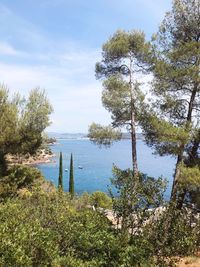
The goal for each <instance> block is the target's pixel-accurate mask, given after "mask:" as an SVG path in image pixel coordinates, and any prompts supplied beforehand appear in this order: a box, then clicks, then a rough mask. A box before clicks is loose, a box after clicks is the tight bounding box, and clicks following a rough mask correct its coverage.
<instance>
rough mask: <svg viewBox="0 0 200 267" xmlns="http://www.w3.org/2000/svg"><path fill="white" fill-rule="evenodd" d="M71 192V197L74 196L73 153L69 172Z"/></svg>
mask: <svg viewBox="0 0 200 267" xmlns="http://www.w3.org/2000/svg"><path fill="white" fill-rule="evenodd" d="M69 193H70V194H71V197H72V198H73V197H74V167H73V155H72V154H71V159H70V173H69Z"/></svg>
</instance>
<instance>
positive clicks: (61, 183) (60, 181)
mask: <svg viewBox="0 0 200 267" xmlns="http://www.w3.org/2000/svg"><path fill="white" fill-rule="evenodd" d="M58 188H60V189H62V190H63V166H62V152H60V159H59V177H58Z"/></svg>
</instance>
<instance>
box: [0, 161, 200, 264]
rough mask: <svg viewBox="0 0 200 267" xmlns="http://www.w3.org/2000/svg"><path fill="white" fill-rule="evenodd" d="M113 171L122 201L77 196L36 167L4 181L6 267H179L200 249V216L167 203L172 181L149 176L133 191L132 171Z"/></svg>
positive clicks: (1, 257) (0, 231) (1, 212)
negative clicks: (168, 185) (47, 179)
mask: <svg viewBox="0 0 200 267" xmlns="http://www.w3.org/2000/svg"><path fill="white" fill-rule="evenodd" d="M113 171H114V178H113V184H114V185H115V186H116V188H117V190H118V192H119V193H118V196H117V197H114V196H113V195H112V192H111V197H108V196H107V195H106V194H105V193H102V192H94V193H93V194H92V195H89V194H87V193H84V194H83V195H82V196H75V197H74V198H72V197H71V194H69V193H64V192H63V191H62V190H61V189H60V188H59V189H56V188H55V187H54V186H53V185H48V186H47V184H48V183H47V182H44V179H43V177H42V176H41V174H40V173H39V171H37V170H35V169H34V168H30V167H23V166H16V167H15V168H14V169H12V170H10V175H9V176H8V177H7V179H4V180H3V181H1V183H0V189H1V203H0V221H1V224H0V239H1V243H0V266H2V267H4V266H5V267H7V266H20V267H21V266H63V267H64V266H67V267H76V266H77V267H78V266H91V267H93V266H99V267H100V266H106V267H107V266H110V267H112V266H113V267H117V266H119V267H120V266H121V267H122V266H127V267H131V266H175V265H173V264H175V262H176V261H177V259H178V258H179V257H180V256H187V255H192V254H194V253H195V252H196V251H198V249H199V246H200V219H199V216H197V214H196V213H195V212H192V210H189V209H188V208H183V209H182V210H177V209H176V208H175V207H172V206H171V205H170V204H167V203H165V202H164V200H163V193H164V190H165V181H163V180H162V179H159V180H154V179H153V178H151V177H146V176H143V175H141V177H140V180H139V181H138V184H137V186H135V187H133V183H132V181H133V179H132V172H131V171H121V170H120V169H118V168H116V167H115V168H114V170H113ZM22 177H23V178H22ZM36 177H37V179H35V178H36ZM5 185H7V186H5ZM8 189H9V190H8ZM161 204H162V208H161V209H160V208H158V207H160V205H161ZM93 206H94V207H95V208H92V207H93ZM108 209H109V211H110V212H112V214H113V217H114V218H115V219H116V221H117V222H118V224H117V225H114V224H113V221H112V220H109V219H108V216H107V215H106V213H107V211H108Z"/></svg>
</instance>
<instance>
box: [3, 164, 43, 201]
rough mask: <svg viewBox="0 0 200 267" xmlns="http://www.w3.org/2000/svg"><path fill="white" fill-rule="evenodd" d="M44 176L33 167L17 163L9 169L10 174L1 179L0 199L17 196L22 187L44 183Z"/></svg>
mask: <svg viewBox="0 0 200 267" xmlns="http://www.w3.org/2000/svg"><path fill="white" fill-rule="evenodd" d="M43 181H44V177H43V176H42V174H41V172H40V171H39V170H38V169H36V168H33V167H30V166H24V165H15V166H13V167H11V168H10V169H9V171H8V175H7V176H5V177H2V178H1V179H0V199H1V200H4V199H5V198H8V197H11V196H16V195H17V194H18V192H19V190H20V189H22V188H27V189H30V188H31V187H32V186H33V185H36V184H38V183H42V182H43Z"/></svg>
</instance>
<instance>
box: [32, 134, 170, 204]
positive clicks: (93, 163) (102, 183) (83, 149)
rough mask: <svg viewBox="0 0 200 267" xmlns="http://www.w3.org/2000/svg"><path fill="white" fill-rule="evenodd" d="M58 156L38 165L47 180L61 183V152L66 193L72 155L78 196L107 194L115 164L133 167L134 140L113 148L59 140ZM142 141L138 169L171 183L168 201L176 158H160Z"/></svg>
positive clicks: (139, 149)
mask: <svg viewBox="0 0 200 267" xmlns="http://www.w3.org/2000/svg"><path fill="white" fill-rule="evenodd" d="M51 150H52V152H53V153H54V154H55V156H54V157H53V158H52V162H51V163H45V164H39V165H37V167H38V168H39V169H40V170H41V172H42V174H43V175H44V176H45V178H46V179H47V180H50V181H52V182H53V183H54V184H55V185H56V186H57V184H58V172H59V153H60V152H62V154H63V181H64V190H65V191H68V185H69V169H70V167H69V165H70V155H71V153H72V154H73V159H74V180H75V191H76V193H77V194H82V193H83V192H88V193H92V192H94V191H103V192H106V193H107V192H108V188H109V187H110V185H111V182H110V178H112V168H113V165H116V166H117V167H119V168H121V169H127V168H131V166H132V165H131V141H130V140H129V139H127V140H121V141H119V142H116V143H114V144H113V145H112V146H111V147H108V148H105V147H101V148H100V147H99V146H97V145H95V144H93V143H92V142H91V141H90V140H88V139H85V138H81V139H58V140H57V143H56V144H54V145H51ZM153 152H154V151H153V150H152V149H151V148H149V147H148V146H147V145H146V144H145V142H144V141H143V140H138V141H137V153H138V165H139V166H138V167H139V170H140V171H141V172H143V173H145V174H147V175H149V176H151V177H155V178H158V177H163V178H166V179H167V180H168V184H167V190H166V193H165V198H166V199H169V196H170V191H171V186H172V177H173V172H174V168H175V159H174V158H172V157H169V156H164V157H160V156H158V155H154V154H153Z"/></svg>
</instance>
